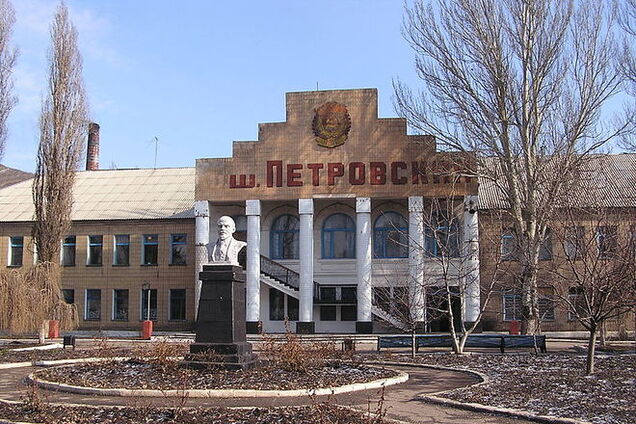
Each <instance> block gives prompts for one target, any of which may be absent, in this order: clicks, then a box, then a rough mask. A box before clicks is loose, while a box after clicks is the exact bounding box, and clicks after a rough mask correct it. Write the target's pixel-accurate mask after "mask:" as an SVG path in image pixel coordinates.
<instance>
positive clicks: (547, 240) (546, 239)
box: [539, 228, 554, 261]
mask: <svg viewBox="0 0 636 424" xmlns="http://www.w3.org/2000/svg"><path fill="white" fill-rule="evenodd" d="M553 257H554V250H553V243H552V230H551V229H550V228H546V230H545V234H544V236H543V240H542V241H541V245H540V246H539V260H540V261H551V260H552V258H553Z"/></svg>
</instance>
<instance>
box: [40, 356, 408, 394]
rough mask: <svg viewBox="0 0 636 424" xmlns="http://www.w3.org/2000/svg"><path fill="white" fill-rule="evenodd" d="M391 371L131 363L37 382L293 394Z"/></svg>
mask: <svg viewBox="0 0 636 424" xmlns="http://www.w3.org/2000/svg"><path fill="white" fill-rule="evenodd" d="M397 375H398V373H397V372H395V371H392V370H388V369H384V368H376V367H367V366H363V365H357V364H350V363H341V362H334V363H326V364H325V365H323V366H321V367H315V368H310V369H305V370H293V369H285V368H280V367H276V366H273V365H262V366H257V367H254V368H250V369H247V370H244V371H233V370H225V369H220V368H215V367H211V368H208V369H203V370H198V369H191V368H187V367H185V366H182V365H180V364H179V362H177V361H161V362H157V361H151V360H150V361H146V360H138V359H129V360H126V361H118V362H116V361H108V362H98V363H83V364H77V365H72V366H62V367H54V368H50V369H46V370H43V371H38V372H36V373H35V377H36V378H38V379H41V380H45V381H47V382H54V383H61V384H68V385H71V386H81V387H95V388H104V389H111V388H118V389H130V390H135V389H150V390H153V389H154V390H190V389H208V390H211V389H212V390H214V389H252V390H294V389H312V388H320V387H334V386H343V385H347V384H354V383H366V382H369V381H374V380H379V379H385V378H391V377H395V376H397Z"/></svg>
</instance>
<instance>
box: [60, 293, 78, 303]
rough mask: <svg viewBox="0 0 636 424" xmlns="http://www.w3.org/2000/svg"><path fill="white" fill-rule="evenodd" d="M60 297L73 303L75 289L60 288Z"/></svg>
mask: <svg viewBox="0 0 636 424" xmlns="http://www.w3.org/2000/svg"><path fill="white" fill-rule="evenodd" d="M62 297H63V298H64V302H66V303H68V304H69V305H72V304H73V303H75V290H73V289H62Z"/></svg>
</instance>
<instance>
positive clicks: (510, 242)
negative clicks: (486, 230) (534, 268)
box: [501, 229, 518, 261]
mask: <svg viewBox="0 0 636 424" xmlns="http://www.w3.org/2000/svg"><path fill="white" fill-rule="evenodd" d="M517 256H518V255H517V238H516V237H515V233H514V232H513V231H512V230H511V229H508V230H506V231H504V232H503V234H502V235H501V259H502V260H504V261H514V260H517Z"/></svg>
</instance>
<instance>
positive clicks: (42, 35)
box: [3, 0, 416, 170]
mask: <svg viewBox="0 0 636 424" xmlns="http://www.w3.org/2000/svg"><path fill="white" fill-rule="evenodd" d="M13 4H14V7H15V9H16V15H17V16H16V18H17V23H16V27H15V36H14V42H15V44H16V45H17V46H18V47H19V49H20V52H21V54H20V57H19V59H18V66H17V69H16V75H15V77H16V81H15V82H16V91H17V95H18V96H19V102H20V103H19V104H18V106H17V107H16V108H15V109H14V111H13V113H12V115H11V118H10V123H9V125H10V127H9V130H10V134H9V139H8V141H7V149H6V152H5V157H4V159H3V163H4V164H5V165H7V166H11V167H15V168H20V169H24V170H33V168H34V158H35V153H36V150H37V141H38V132H37V120H38V116H39V111H40V99H41V96H42V93H43V90H44V87H45V85H46V66H47V65H46V52H47V49H48V45H49V34H48V28H49V23H50V21H51V18H52V16H53V13H54V11H55V7H56V5H57V1H53V0H13ZM67 5H68V6H69V9H70V11H71V17H72V19H73V21H74V23H75V25H76V27H77V29H78V32H79V40H80V49H81V51H82V55H83V58H84V80H85V84H86V89H87V93H88V97H89V102H90V105H91V115H92V118H93V120H94V121H96V122H98V123H99V124H100V125H101V160H100V162H101V167H102V168H109V167H111V166H113V165H116V166H117V167H118V168H128V167H152V166H153V165H154V145H153V144H152V142H151V141H152V140H153V138H154V137H158V139H159V154H158V160H157V166H158V167H168V166H177V167H183V166H193V165H194V161H195V159H196V158H199V157H219V156H228V155H230V153H231V142H232V141H233V140H254V139H256V137H257V128H258V127H257V125H258V123H259V122H276V121H282V120H284V119H285V104H284V101H285V96H284V95H285V92H288V91H305V90H315V89H316V83H318V87H319V88H320V89H339V88H364V87H375V88H378V90H379V97H380V115H381V116H395V112H394V111H393V105H392V88H391V81H392V79H393V78H395V77H398V76H399V77H400V78H402V79H404V80H405V81H406V82H407V83H409V82H411V83H415V81H416V77H415V71H414V67H413V55H412V52H411V51H410V48H409V47H408V45H407V44H406V42H405V41H404V40H403V39H402V37H401V34H400V26H401V21H402V11H403V3H402V1H401V0H320V1H305V0H267V1H260V0H252V1H248V0H242V1H240V0H234V1H217V0H208V1H204V0H197V1H195V0H183V1H178V2H177V1H174V0H135V1H131V0H100V1H97V0H67Z"/></svg>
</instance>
